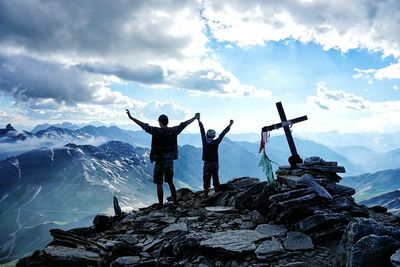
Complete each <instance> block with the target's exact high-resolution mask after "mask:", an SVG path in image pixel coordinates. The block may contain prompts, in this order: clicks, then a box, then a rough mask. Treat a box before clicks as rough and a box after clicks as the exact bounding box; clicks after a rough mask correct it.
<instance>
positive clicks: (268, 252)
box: [256, 239, 284, 260]
mask: <svg viewBox="0 0 400 267" xmlns="http://www.w3.org/2000/svg"><path fill="white" fill-rule="evenodd" d="M283 250H284V249H283V247H282V245H281V243H280V242H279V241H277V240H275V239H274V240H266V241H264V242H262V243H261V245H260V246H259V247H258V248H257V249H256V256H257V258H258V259H262V260H265V259H267V258H268V257H270V256H273V255H275V254H279V253H280V252H282V251H283Z"/></svg>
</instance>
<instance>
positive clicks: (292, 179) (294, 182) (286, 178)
mask: <svg viewBox="0 0 400 267" xmlns="http://www.w3.org/2000/svg"><path fill="white" fill-rule="evenodd" d="M277 180H278V182H279V183H282V184H286V185H288V186H290V187H296V186H298V185H299V184H302V183H303V180H302V179H301V177H299V176H295V175H278V176H277Z"/></svg>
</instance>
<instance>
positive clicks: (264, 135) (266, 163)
mask: <svg viewBox="0 0 400 267" xmlns="http://www.w3.org/2000/svg"><path fill="white" fill-rule="evenodd" d="M269 137H270V133H269V132H268V131H267V132H261V141H260V149H259V151H258V153H262V155H261V160H260V163H259V164H258V167H262V168H263V172H264V174H265V177H266V178H267V182H268V183H273V182H274V181H275V179H274V172H273V170H272V164H271V160H270V159H269V158H268V156H267V154H266V153H265V146H266V144H267V143H268V141H269Z"/></svg>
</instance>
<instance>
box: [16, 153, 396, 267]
mask: <svg viewBox="0 0 400 267" xmlns="http://www.w3.org/2000/svg"><path fill="white" fill-rule="evenodd" d="M337 172H339V173H341V172H344V168H343V167H340V166H337V164H336V163H335V162H325V161H323V160H322V159H320V158H318V157H312V158H309V159H306V160H305V162H304V163H303V164H299V165H298V168H297V169H290V167H281V168H279V170H278V171H277V179H276V183H275V184H268V183H267V182H260V181H259V180H258V179H255V178H249V177H242V178H237V179H233V180H231V181H229V182H228V183H226V184H223V185H221V186H220V188H221V191H220V192H218V193H215V194H212V195H210V196H209V197H208V198H207V199H204V198H203V193H202V192H192V191H190V190H189V189H186V188H183V189H180V190H178V191H177V195H178V201H179V206H176V205H173V204H172V203H171V202H169V203H168V204H166V205H164V206H162V207H160V206H158V205H157V204H154V205H152V206H150V207H147V208H143V209H140V210H138V211H132V212H130V213H128V214H127V213H121V211H120V209H119V208H118V207H116V208H115V211H116V214H118V215H116V216H106V215H97V216H96V217H95V219H94V221H93V223H94V225H93V226H92V227H87V228H77V229H72V230H70V231H62V230H58V229H53V230H51V231H50V232H51V235H52V236H53V241H52V242H51V243H50V244H49V245H48V246H47V247H46V248H44V249H42V250H38V251H35V252H34V253H33V254H32V255H30V256H28V257H26V258H23V259H21V260H20V261H19V262H18V264H17V266H114V267H116V266H187V267H190V266H282V267H283V266H333V265H335V264H336V266H346V265H348V266H376V265H368V264H369V261H368V257H369V255H375V256H376V257H378V258H379V259H380V260H381V262H383V263H388V262H389V264H390V259H391V258H392V262H399V261H400V260H399V259H400V256H399V255H400V251H399V252H398V253H395V252H396V250H397V249H398V248H399V247H400V246H399V241H398V240H400V239H398V237H400V234H398V233H399V230H398V229H399V228H398V227H397V226H396V220H397V218H395V217H393V216H391V215H390V214H387V213H384V212H383V213H382V211H380V212H381V213H380V214H377V213H376V212H373V211H371V210H368V209H367V208H366V207H364V206H360V205H358V204H356V203H355V202H354V199H353V198H352V197H351V196H352V195H353V194H354V193H355V192H354V189H352V188H348V187H344V186H341V185H338V184H337V182H338V181H339V180H340V176H338V175H337ZM116 203H118V201H116V200H114V204H116ZM371 216H372V217H374V218H376V219H379V220H382V221H384V223H385V225H384V224H382V223H378V222H376V221H375V220H372V219H367V217H371ZM397 221H398V220H397ZM388 225H391V226H390V227H388ZM363 226H366V228H365V229H364V228H363ZM373 245H375V246H373ZM383 247H385V249H382V248H383ZM361 248H363V249H367V251H369V253H364V254H363V253H360V249H361ZM368 249H369V250H368ZM380 252H382V253H380ZM357 260H358V261H357ZM371 262H373V261H371ZM349 263H350V265H349ZM353 263H354V264H353ZM358 263H362V264H365V263H367V264H366V265H360V264H359V265H357V264H358ZM351 264H353V265H351ZM380 266H384V265H380Z"/></svg>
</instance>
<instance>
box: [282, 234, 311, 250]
mask: <svg viewBox="0 0 400 267" xmlns="http://www.w3.org/2000/svg"><path fill="white" fill-rule="evenodd" d="M283 245H284V246H285V248H286V249H287V250H291V251H294V250H310V249H314V244H313V242H312V240H311V238H310V236H308V235H306V234H303V233H302V232H288V233H287V237H286V240H285V243H284V244H283Z"/></svg>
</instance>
